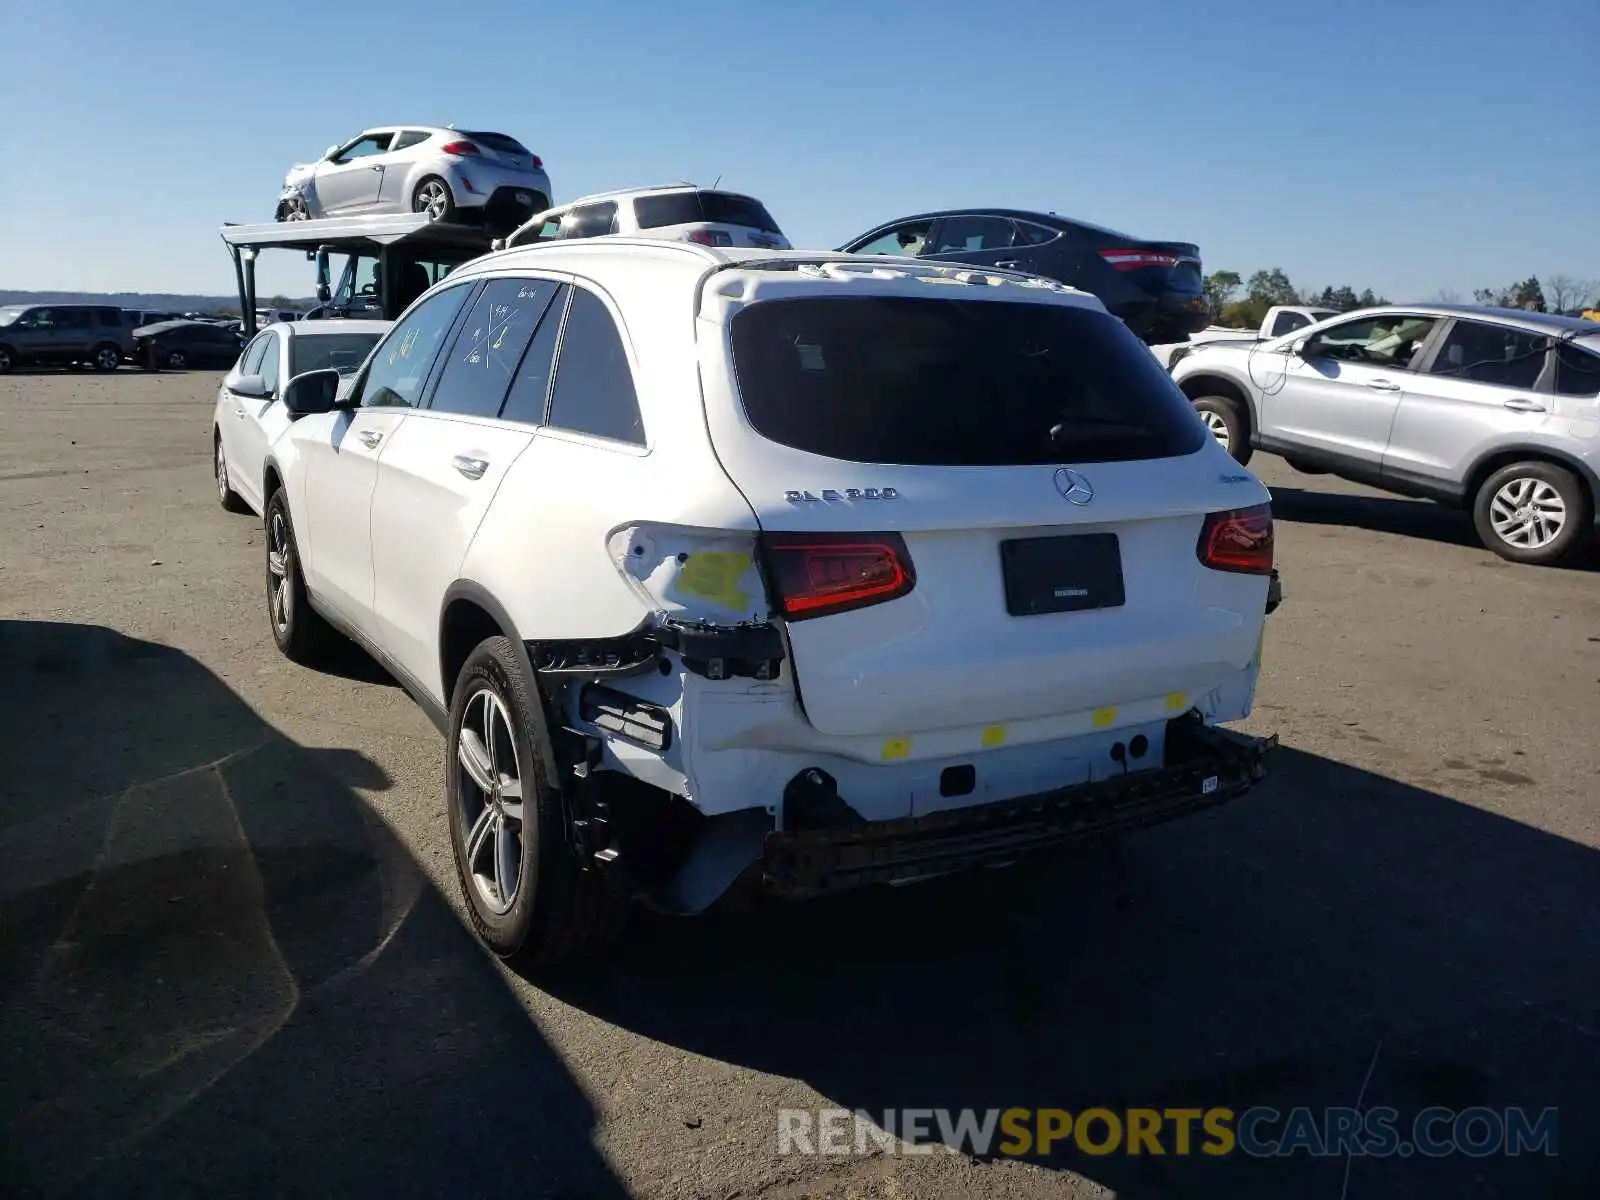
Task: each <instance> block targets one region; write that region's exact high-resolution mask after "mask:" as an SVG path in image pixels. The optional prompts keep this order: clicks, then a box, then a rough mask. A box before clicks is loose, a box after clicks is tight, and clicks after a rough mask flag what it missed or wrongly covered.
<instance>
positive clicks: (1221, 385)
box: [1178, 373, 1256, 438]
mask: <svg viewBox="0 0 1600 1200" xmlns="http://www.w3.org/2000/svg"><path fill="white" fill-rule="evenodd" d="M1178 390H1179V391H1181V392H1182V393H1183V394H1184V395H1185V396H1187V397H1188V398H1189V400H1190V401H1191V402H1193V401H1195V400H1199V399H1201V398H1202V397H1204V396H1222V397H1224V398H1226V399H1229V400H1232V401H1234V402H1235V403H1237V404H1238V405H1239V411H1240V413H1241V414H1242V415H1243V417H1244V423H1245V433H1246V435H1247V436H1249V437H1252V438H1253V437H1254V436H1255V432H1256V406H1255V401H1254V400H1253V399H1251V397H1250V389H1249V388H1246V387H1244V386H1242V385H1241V384H1239V383H1236V382H1235V381H1234V380H1232V379H1230V378H1228V377H1227V376H1226V375H1215V374H1209V373H1206V374H1200V373H1197V374H1194V375H1187V376H1185V377H1184V378H1183V379H1181V380H1179V381H1178Z"/></svg>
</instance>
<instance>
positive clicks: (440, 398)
mask: <svg viewBox="0 0 1600 1200" xmlns="http://www.w3.org/2000/svg"><path fill="white" fill-rule="evenodd" d="M559 286H560V285H559V284H557V283H556V282H554V281H553V280H549V279H494V280H490V282H489V283H488V285H487V286H485V287H484V289H483V291H482V292H481V293H479V295H478V301H477V303H476V304H474V305H473V306H472V311H471V312H470V313H468V314H467V319H466V322H465V323H464V324H463V325H462V326H461V332H460V333H459V334H458V335H457V336H456V340H455V344H454V345H452V346H451V347H450V351H449V353H448V354H447V355H446V357H445V363H444V369H443V371H442V372H441V373H440V375H439V383H438V386H436V387H435V388H434V390H433V400H432V402H431V403H430V404H429V405H428V407H429V408H433V409H437V410H438V411H440V412H450V413H462V414H465V415H467V416H473V417H493V416H498V415H499V413H500V402H501V401H502V400H504V399H505V396H506V389H507V387H509V386H510V383H511V377H512V376H513V375H514V374H515V373H516V370H517V364H518V363H519V362H520V361H521V360H522V352H523V351H524V350H526V349H527V348H528V343H529V342H530V341H532V340H533V333H534V330H536V329H537V328H538V327H539V321H540V318H541V317H543V316H544V311H545V309H546V308H548V307H549V306H550V299H551V297H552V296H554V295H555V294H556V289H557V288H558V287H559Z"/></svg>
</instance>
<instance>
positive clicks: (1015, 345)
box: [731, 297, 1205, 467]
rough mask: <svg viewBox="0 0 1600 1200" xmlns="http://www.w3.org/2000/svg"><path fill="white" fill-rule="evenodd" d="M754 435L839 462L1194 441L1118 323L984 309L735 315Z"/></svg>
mask: <svg viewBox="0 0 1600 1200" xmlns="http://www.w3.org/2000/svg"><path fill="white" fill-rule="evenodd" d="M731 338H732V344H733V359H734V371H735V373H736V375H737V377H738V383H739V393H740V396H741V397H742V398H743V403H744V408H745V412H746V414H747V415H748V417H749V419H750V422H751V424H752V425H754V426H755V428H756V431H757V432H758V433H760V434H761V435H762V436H763V437H765V438H768V439H769V440H771V441H774V442H779V443H781V444H783V445H785V446H792V447H794V448H795V449H797V450H805V451H809V452H810V453H813V454H822V455H826V456H828V457H829V458H837V459H845V460H848V461H851V462H868V463H886V464H904V465H912V466H952V467H983V466H1030V465H1043V464H1050V463H1080V462H1119V461H1125V460H1128V459H1141V458H1167V457H1173V456H1177V455H1183V454H1191V453H1193V452H1194V451H1196V450H1198V449H1199V448H1200V447H1201V446H1202V445H1203V444H1204V437H1205V432H1204V430H1203V429H1202V427H1201V425H1200V422H1199V421H1197V420H1196V419H1195V415H1194V410H1193V409H1192V408H1191V407H1190V406H1189V402H1188V401H1187V400H1185V399H1184V397H1183V395H1182V393H1181V392H1179V391H1178V389H1177V387H1176V385H1174V384H1173V382H1172V380H1171V379H1170V378H1168V376H1167V374H1166V372H1165V371H1163V370H1162V369H1161V367H1160V366H1159V365H1158V364H1157V363H1156V360H1155V356H1154V355H1152V354H1151V353H1150V351H1149V350H1148V349H1146V348H1145V346H1144V344H1143V343H1142V342H1140V341H1139V340H1138V338H1136V337H1134V335H1133V334H1132V333H1130V332H1129V331H1128V328H1127V326H1125V325H1123V324H1122V322H1120V321H1118V320H1117V319H1116V318H1114V317H1112V316H1110V315H1108V314H1106V313H1104V312H1096V311H1094V310H1092V309H1084V308H1075V307H1068V306H1065V305H1059V304H1037V303H1033V304H1030V303H1017V302H1013V301H992V300H938V299H921V298H917V299H900V298H885V297H880V298H843V297H837V298H827V299H803V300H800V299H797V300H767V301H764V302H762V303H758V304H753V305H751V306H750V307H749V308H747V309H744V310H743V311H742V312H740V313H738V314H737V315H736V316H735V317H734V319H733V327H732V333H731Z"/></svg>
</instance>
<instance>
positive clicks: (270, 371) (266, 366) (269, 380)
mask: <svg viewBox="0 0 1600 1200" xmlns="http://www.w3.org/2000/svg"><path fill="white" fill-rule="evenodd" d="M217 332H218V333H221V332H222V330H220V329H219V330H218V331H217ZM261 342H262V346H261V362H260V364H259V365H258V366H257V368H256V371H255V373H256V374H259V375H260V376H261V378H262V381H263V382H265V383H266V385H267V390H268V393H269V394H271V393H275V392H277V390H278V335H277V334H275V333H268V334H264V335H262V339H261Z"/></svg>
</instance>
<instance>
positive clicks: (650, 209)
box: [633, 192, 783, 235]
mask: <svg viewBox="0 0 1600 1200" xmlns="http://www.w3.org/2000/svg"><path fill="white" fill-rule="evenodd" d="M633 215H634V218H635V219H636V220H637V221H638V222H639V228H640V229H659V228H661V227H662V226H663V225H690V224H694V223H696V222H699V221H711V222H714V223H716V224H718V225H743V226H745V227H746V228H749V229H759V230H761V231H762V232H763V233H776V234H780V235H781V234H782V233H783V230H781V229H779V228H778V223H777V222H776V221H774V220H773V219H772V214H771V213H769V212H768V211H767V206H766V205H764V204H762V203H761V201H759V200H753V199H751V198H750V197H749V196H739V195H735V194H734V193H733V192H668V193H666V194H665V195H661V196H638V197H636V198H635V199H634V202H633Z"/></svg>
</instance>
